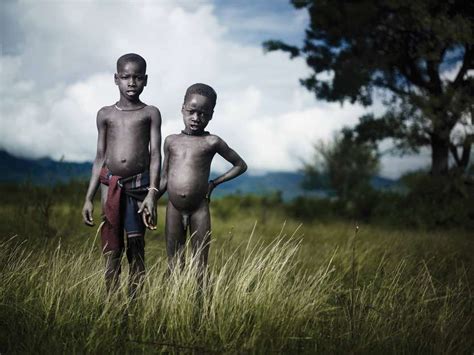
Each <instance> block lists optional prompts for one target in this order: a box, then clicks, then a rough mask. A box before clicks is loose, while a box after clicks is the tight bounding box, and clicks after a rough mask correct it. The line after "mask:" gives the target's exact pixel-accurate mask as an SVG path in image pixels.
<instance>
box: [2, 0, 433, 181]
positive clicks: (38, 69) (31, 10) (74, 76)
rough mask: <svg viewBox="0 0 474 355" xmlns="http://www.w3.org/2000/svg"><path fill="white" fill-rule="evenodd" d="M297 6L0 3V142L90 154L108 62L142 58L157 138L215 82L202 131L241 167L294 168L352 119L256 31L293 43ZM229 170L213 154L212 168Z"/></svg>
mask: <svg viewBox="0 0 474 355" xmlns="http://www.w3.org/2000/svg"><path fill="white" fill-rule="evenodd" d="M307 20H308V19H307V16H306V13H305V11H299V10H295V9H293V7H292V6H291V5H290V4H289V3H288V1H287V0H272V1H265V0H260V1H256V0H254V1H252V0H248V1H225V0H214V1H212V0H201V1H191V0H189V1H175V0H169V1H168V0H157V1H144V2H143V1H110V0H102V1H82V0H81V1H79V0H67V1H66V0H63V1H42V0H36V1H19V2H18V1H10V0H7V1H4V0H2V2H1V15H0V23H1V34H2V54H1V62H0V64H1V84H0V90H1V118H0V119H1V121H0V124H1V127H0V128H1V129H0V149H5V150H7V151H8V152H10V153H12V154H15V155H18V156H23V157H34V158H37V157H44V156H48V157H51V158H54V159H59V158H61V157H64V158H65V159H66V160H69V161H90V160H93V159H94V155H95V148H96V139H97V132H96V127H95V116H96V113H97V110H98V109H99V108H100V107H102V106H105V105H110V104H112V103H114V102H116V101H117V100H118V90H117V87H116V86H115V85H114V82H113V74H114V72H115V62H116V60H117V58H118V57H119V56H120V55H122V54H124V53H129V52H135V53H139V54H141V55H142V56H143V57H145V59H146V60H147V62H148V70H147V71H148V76H149V79H148V86H147V87H146V88H145V91H144V92H143V94H142V96H141V97H142V101H144V102H146V103H148V104H153V105H155V106H157V107H158V108H159V109H160V111H161V114H162V118H163V126H162V134H163V137H166V136H167V135H168V134H171V133H176V132H179V131H180V130H181V129H182V127H183V123H182V118H181V115H180V107H181V104H182V101H183V95H184V92H185V90H186V88H187V87H188V86H189V85H191V84H193V83H195V82H204V83H207V84H209V85H211V86H213V87H214V88H215V90H216V91H217V94H218V100H217V106H216V109H215V114H214V118H213V120H212V121H211V122H210V124H209V126H208V130H209V131H211V132H212V133H215V134H217V135H219V136H221V137H222V138H223V139H224V140H225V141H226V142H227V143H228V144H229V145H230V146H231V147H233V148H234V149H235V150H236V151H237V152H238V153H239V154H241V155H242V157H243V158H244V159H245V160H246V161H247V163H248V165H249V168H250V172H251V173H260V172H265V171H277V170H278V171H281V170H285V171H294V170H297V169H299V168H300V167H301V165H302V161H303V160H308V159H310V157H311V155H312V144H313V143H314V142H315V141H317V140H318V139H323V140H329V139H330V138H331V137H332V135H333V132H334V131H337V130H339V129H340V128H341V127H343V126H345V125H349V126H350V125H354V124H355V123H356V122H357V118H358V117H359V116H360V115H362V114H363V113H364V112H365V111H364V109H363V108H362V107H360V106H358V105H350V104H344V105H343V106H341V105H340V104H337V103H326V102H323V101H316V100H315V98H314V96H313V95H312V94H311V93H309V92H307V91H306V90H305V89H304V88H303V87H301V86H300V85H299V82H298V79H299V78H303V77H306V76H307V74H308V73H309V70H308V68H307V67H306V65H305V64H304V62H303V61H302V60H289V59H288V55H287V54H284V53H279V52H273V53H269V54H264V53H263V50H262V46H261V43H262V42H263V41H264V40H266V39H272V38H273V39H283V40H285V41H288V42H290V43H296V44H298V43H301V41H302V39H303V34H304V27H305V25H306V23H307ZM428 163H429V156H428V155H427V154H426V153H424V154H422V155H421V156H412V157H404V158H399V157H390V156H387V157H384V158H383V160H382V171H381V174H382V175H384V176H387V177H398V176H399V175H400V174H401V173H403V172H405V171H406V170H410V169H414V168H418V167H424V166H426V165H427V164H428ZM226 167H227V163H226V162H225V161H223V160H222V159H216V160H215V163H214V165H213V168H214V169H215V170H218V171H221V170H223V169H225V168H226Z"/></svg>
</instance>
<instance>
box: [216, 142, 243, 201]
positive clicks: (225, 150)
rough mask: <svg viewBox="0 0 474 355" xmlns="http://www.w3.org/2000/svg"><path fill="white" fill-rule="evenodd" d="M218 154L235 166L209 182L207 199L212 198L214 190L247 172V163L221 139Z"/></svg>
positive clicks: (218, 143)
mask: <svg viewBox="0 0 474 355" xmlns="http://www.w3.org/2000/svg"><path fill="white" fill-rule="evenodd" d="M216 148H217V153H219V155H221V156H222V157H223V158H224V159H225V160H227V161H228V162H229V163H231V164H232V165H233V167H232V168H231V169H230V170H229V171H227V172H226V173H224V174H222V175H221V176H219V177H217V178H215V179H214V180H211V181H209V188H208V192H207V198H208V199H209V198H210V197H211V193H212V190H214V188H215V187H216V186H217V185H219V184H222V183H223V182H225V181H228V180H231V179H233V178H236V177H237V176H239V175H241V174H243V173H244V172H245V171H246V170H247V164H246V163H245V161H244V160H243V159H242V158H241V157H240V155H238V154H237V152H236V151H235V150H233V149H232V148H230V147H229V146H228V145H227V143H226V142H224V141H223V140H222V139H221V138H219V139H218V142H217V147H216Z"/></svg>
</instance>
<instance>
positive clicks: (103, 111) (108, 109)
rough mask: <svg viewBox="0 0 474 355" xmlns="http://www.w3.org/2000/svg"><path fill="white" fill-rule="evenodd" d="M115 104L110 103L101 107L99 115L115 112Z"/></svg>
mask: <svg viewBox="0 0 474 355" xmlns="http://www.w3.org/2000/svg"><path fill="white" fill-rule="evenodd" d="M114 106H115V105H109V106H104V107H101V108H100V109H99V111H98V112H97V114H98V115H107V114H110V113H111V112H113V110H115V107H114Z"/></svg>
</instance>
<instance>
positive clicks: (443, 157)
mask: <svg viewBox="0 0 474 355" xmlns="http://www.w3.org/2000/svg"><path fill="white" fill-rule="evenodd" d="M449 143H450V140H449V134H433V135H432V136H431V174H432V175H433V176H441V175H446V174H447V173H448V168H449V165H448V158H449Z"/></svg>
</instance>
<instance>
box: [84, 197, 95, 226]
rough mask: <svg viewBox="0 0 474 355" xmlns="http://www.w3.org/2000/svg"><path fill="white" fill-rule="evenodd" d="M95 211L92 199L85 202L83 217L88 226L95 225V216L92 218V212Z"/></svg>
mask: <svg viewBox="0 0 474 355" xmlns="http://www.w3.org/2000/svg"><path fill="white" fill-rule="evenodd" d="M93 212H94V204H93V203H92V201H86V202H84V207H82V219H83V220H84V223H85V224H86V225H88V226H93V225H94V218H92V213H93Z"/></svg>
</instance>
